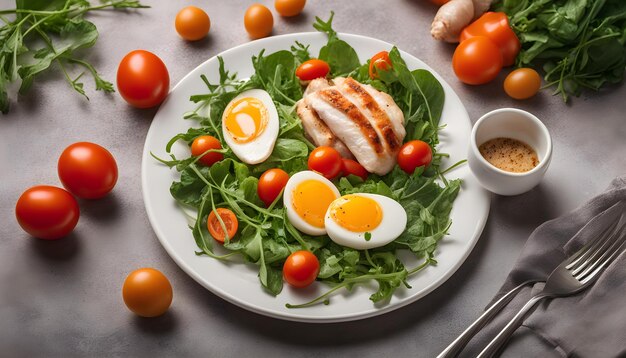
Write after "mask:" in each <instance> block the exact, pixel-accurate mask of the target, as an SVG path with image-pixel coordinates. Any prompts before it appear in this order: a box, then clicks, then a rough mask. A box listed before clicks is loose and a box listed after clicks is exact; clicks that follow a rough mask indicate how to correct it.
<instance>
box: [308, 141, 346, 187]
mask: <svg viewBox="0 0 626 358" xmlns="http://www.w3.org/2000/svg"><path fill="white" fill-rule="evenodd" d="M308 165H309V169H311V170H313V171H316V172H318V173H320V174H322V175H323V176H325V177H326V178H328V179H332V178H334V177H336V176H337V175H338V174H339V173H340V172H341V154H339V152H338V151H337V150H336V149H335V148H332V147H326V146H321V147H317V148H315V149H313V151H312V152H311V154H310V155H309V161H308Z"/></svg>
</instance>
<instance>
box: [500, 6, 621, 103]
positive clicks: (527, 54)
mask: <svg viewBox="0 0 626 358" xmlns="http://www.w3.org/2000/svg"><path fill="white" fill-rule="evenodd" d="M494 9H495V10H496V11H504V12H506V13H507V14H508V15H509V19H510V23H511V27H512V28H513V30H515V32H516V33H517V35H518V37H519V38H520V41H521V43H522V51H521V52H520V54H519V55H518V57H517V64H518V66H528V65H531V66H538V67H539V66H543V69H544V71H545V80H546V82H547V84H546V87H555V91H554V94H560V95H561V96H562V97H563V100H564V101H567V100H568V98H569V96H570V95H575V96H578V95H580V93H581V92H582V89H583V88H588V89H592V90H596V91H597V90H599V89H600V88H602V87H603V86H605V85H606V84H611V83H619V82H621V81H622V80H623V79H624V70H625V69H626V1H624V0H558V1H555V0H537V1H535V0H533V1H530V0H523V1H520V0H504V1H499V2H498V3H496V4H495V5H494Z"/></svg>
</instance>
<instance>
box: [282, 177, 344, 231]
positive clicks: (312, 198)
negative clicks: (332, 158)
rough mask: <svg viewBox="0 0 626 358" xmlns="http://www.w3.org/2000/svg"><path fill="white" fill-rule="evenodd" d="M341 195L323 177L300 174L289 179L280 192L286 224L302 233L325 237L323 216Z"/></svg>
mask: <svg viewBox="0 0 626 358" xmlns="http://www.w3.org/2000/svg"><path fill="white" fill-rule="evenodd" d="M339 196H340V194H339V190H337V188H336V187H335V185H334V184H333V183H332V182H331V181H330V180H328V179H326V178H324V177H323V176H321V175H319V174H317V173H315V172H312V171H303V172H299V173H296V174H294V175H292V176H291V178H289V181H287V185H285V191H284V193H283V205H284V206H285V208H286V209H287V218H288V219H289V222H290V223H291V224H292V225H293V226H294V227H295V228H296V229H298V230H300V231H302V232H303V233H305V234H309V235H313V236H319V235H324V234H326V228H325V227H324V217H325V216H326V212H327V211H328V207H329V206H330V203H332V202H333V201H334V200H335V199H337V198H338V197H339Z"/></svg>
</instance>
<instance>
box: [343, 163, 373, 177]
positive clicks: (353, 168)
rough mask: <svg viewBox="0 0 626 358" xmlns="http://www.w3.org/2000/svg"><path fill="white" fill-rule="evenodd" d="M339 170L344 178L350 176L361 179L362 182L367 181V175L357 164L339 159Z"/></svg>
mask: <svg viewBox="0 0 626 358" xmlns="http://www.w3.org/2000/svg"><path fill="white" fill-rule="evenodd" d="M341 170H342V173H343V176H344V177H347V176H348V175H350V174H352V175H356V176H358V177H361V179H363V180H364V181H365V180H367V175H368V174H369V173H368V172H367V170H365V168H363V166H362V165H361V164H360V163H359V162H357V161H356V160H352V159H346V158H342V159H341Z"/></svg>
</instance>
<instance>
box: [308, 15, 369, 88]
mask: <svg viewBox="0 0 626 358" xmlns="http://www.w3.org/2000/svg"><path fill="white" fill-rule="evenodd" d="M334 16H335V13H334V12H331V13H330V18H329V19H328V21H326V22H324V21H323V20H322V19H320V18H319V17H315V20H316V22H315V23H314V24H313V27H314V28H315V29H317V30H318V31H320V32H324V33H326V34H327V35H328V43H327V44H326V45H325V46H324V47H322V48H321V49H320V53H319V56H318V58H319V59H320V60H324V61H326V62H327V63H328V65H329V66H330V72H331V75H332V76H333V77H337V76H345V75H347V74H348V73H350V72H352V71H354V69H356V68H357V67H359V66H360V65H361V62H360V61H359V56H358V55H357V54H356V51H355V50H354V49H353V48H352V46H350V45H349V44H348V43H347V42H345V41H343V40H340V39H339V38H338V37H337V32H335V30H333V28H332V23H333V17H334Z"/></svg>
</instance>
